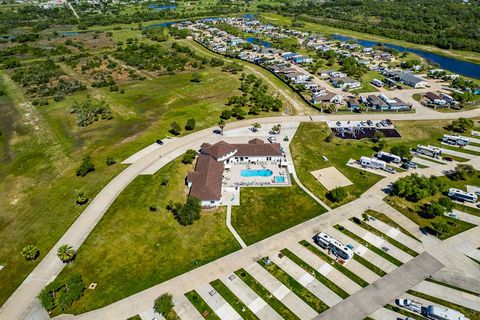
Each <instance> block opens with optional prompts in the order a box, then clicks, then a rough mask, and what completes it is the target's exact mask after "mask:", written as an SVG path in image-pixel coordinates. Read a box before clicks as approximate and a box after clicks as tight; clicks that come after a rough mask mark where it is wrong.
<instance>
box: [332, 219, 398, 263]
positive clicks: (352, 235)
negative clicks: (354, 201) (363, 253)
mask: <svg viewBox="0 0 480 320" xmlns="http://www.w3.org/2000/svg"><path fill="white" fill-rule="evenodd" d="M334 228H335V229H337V230H338V231H340V232H342V233H343V234H345V235H346V236H348V237H350V238H352V239H353V240H355V241H357V242H358V243H359V244H362V245H368V249H370V250H371V251H373V252H375V253H376V254H378V255H379V256H381V257H382V258H384V259H385V260H388V261H390V262H391V263H392V264H394V265H396V266H397V267H400V266H401V265H403V263H402V262H401V261H399V260H397V259H396V258H394V257H392V256H391V255H389V254H388V253H386V252H384V251H383V250H382V249H379V248H377V247H375V246H374V245H372V244H371V243H369V242H367V241H365V240H363V239H362V238H360V237H359V236H357V235H356V234H355V233H353V232H351V231H350V230H348V229H345V227H343V226H341V225H338V224H337V225H335V226H334Z"/></svg>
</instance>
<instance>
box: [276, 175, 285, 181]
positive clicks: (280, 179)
mask: <svg viewBox="0 0 480 320" xmlns="http://www.w3.org/2000/svg"><path fill="white" fill-rule="evenodd" d="M274 179H275V182H277V183H282V182H285V177H284V176H276V177H274Z"/></svg>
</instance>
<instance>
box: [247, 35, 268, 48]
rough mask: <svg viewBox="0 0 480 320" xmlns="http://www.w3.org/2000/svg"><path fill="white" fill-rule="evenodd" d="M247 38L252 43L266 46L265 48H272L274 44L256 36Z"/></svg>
mask: <svg viewBox="0 0 480 320" xmlns="http://www.w3.org/2000/svg"><path fill="white" fill-rule="evenodd" d="M245 40H247V42H249V43H252V44H258V45H261V46H264V47H265V48H270V47H271V46H272V43H271V42H268V41H263V40H261V39H258V38H255V37H248V38H246V39H245Z"/></svg>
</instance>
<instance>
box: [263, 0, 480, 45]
mask: <svg viewBox="0 0 480 320" xmlns="http://www.w3.org/2000/svg"><path fill="white" fill-rule="evenodd" d="M260 8H262V9H263V10H268V11H270V10H276V11H278V12H279V13H281V14H285V15H289V16H294V17H296V18H297V19H302V20H305V21H312V22H318V23H321V24H326V25H330V26H335V27H340V28H345V29H350V30H355V31H360V32H366V33H371V34H376V35H381V36H386V37H389V38H394V39H400V40H405V41H410V42H415V43H420V44H433V45H436V46H438V47H440V48H445V49H459V50H469V51H477V52H480V4H479V2H478V1H470V2H469V3H468V4H464V3H462V1H449V0H433V1H432V0H395V1H368V0H327V1H324V2H323V1H321V2H320V1H302V2H294V1H291V2H285V4H284V5H283V6H275V7H273V6H268V5H266V6H260Z"/></svg>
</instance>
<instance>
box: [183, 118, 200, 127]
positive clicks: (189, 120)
mask: <svg viewBox="0 0 480 320" xmlns="http://www.w3.org/2000/svg"><path fill="white" fill-rule="evenodd" d="M196 124H197V122H196V121H195V119H194V118H190V119H188V120H187V124H186V125H185V130H193V129H195V125H196Z"/></svg>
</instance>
